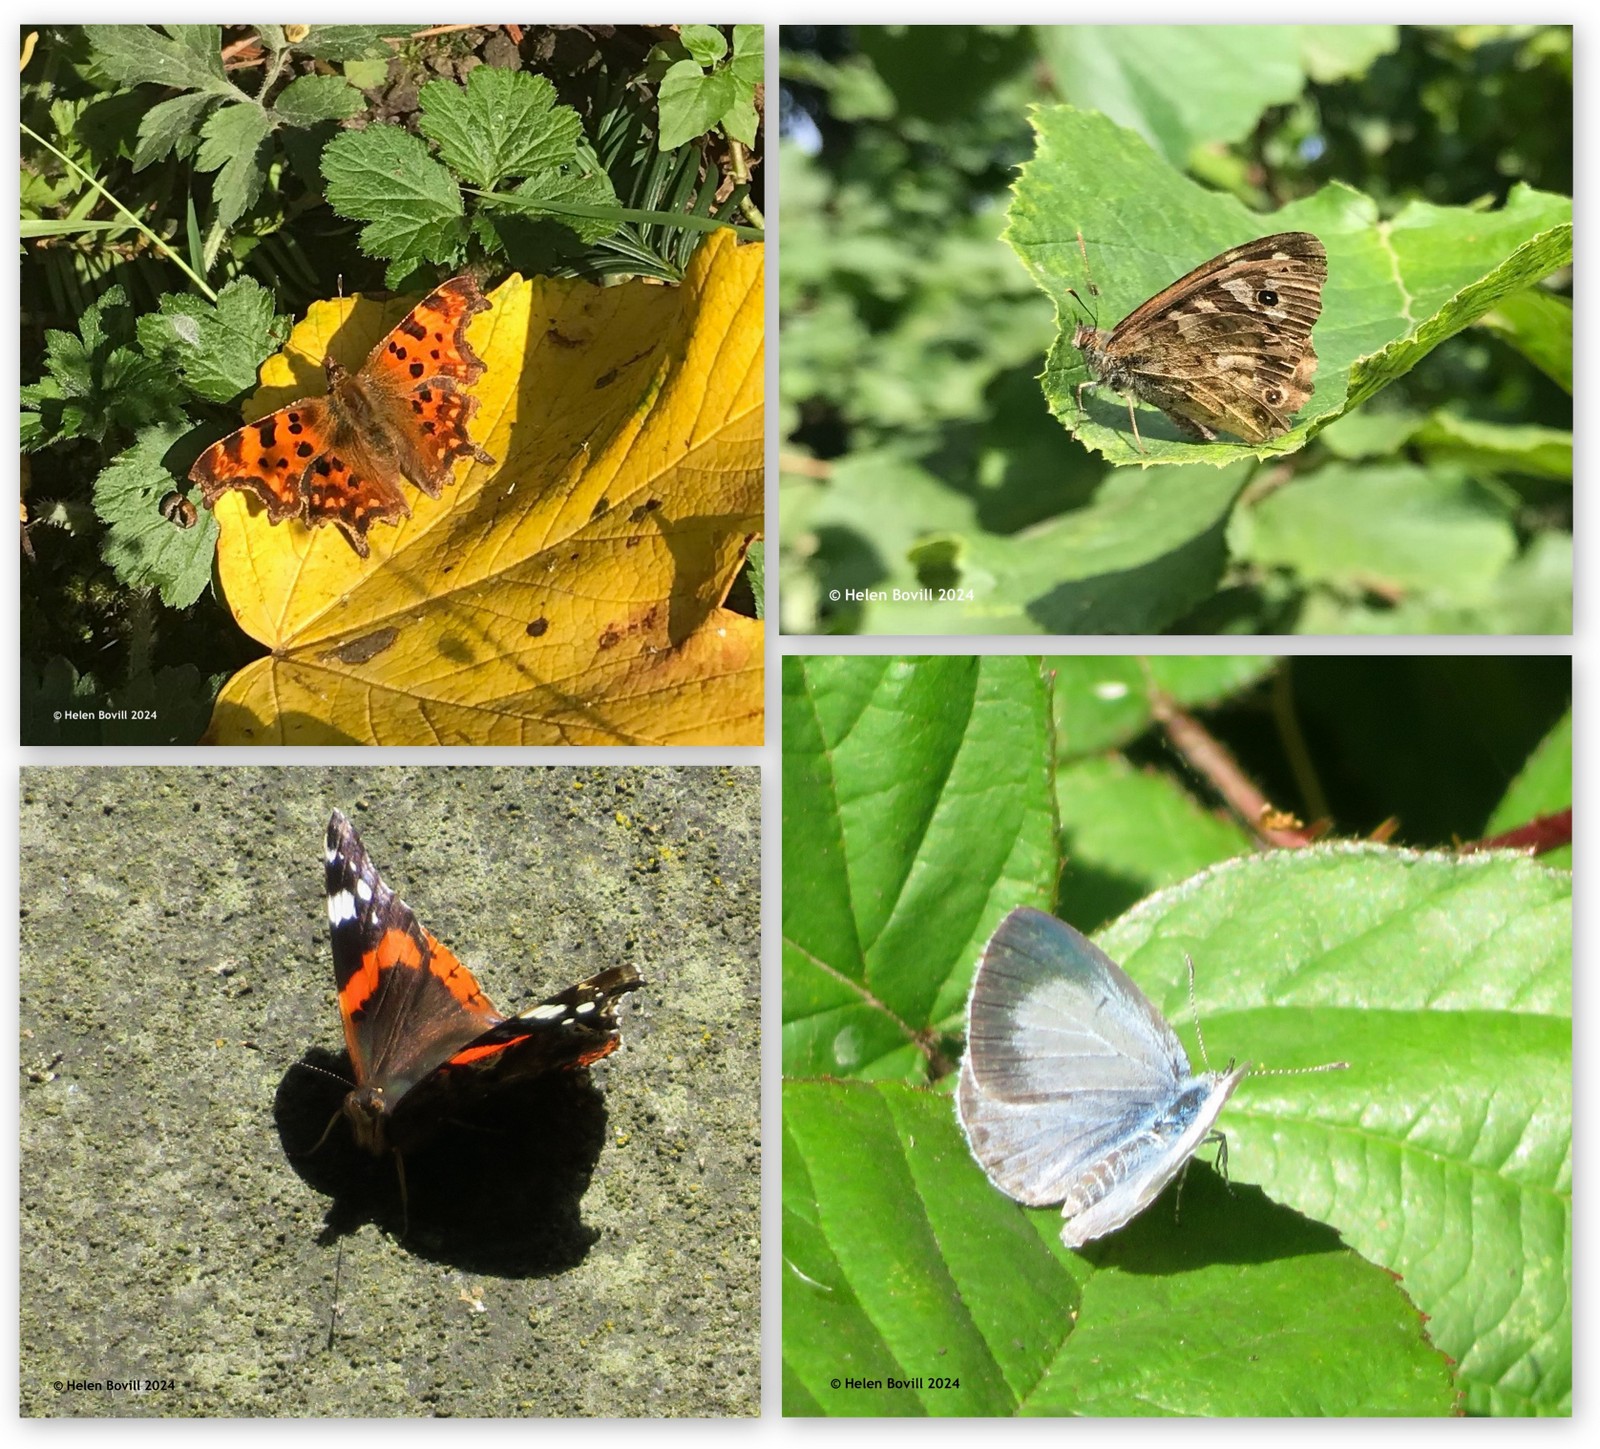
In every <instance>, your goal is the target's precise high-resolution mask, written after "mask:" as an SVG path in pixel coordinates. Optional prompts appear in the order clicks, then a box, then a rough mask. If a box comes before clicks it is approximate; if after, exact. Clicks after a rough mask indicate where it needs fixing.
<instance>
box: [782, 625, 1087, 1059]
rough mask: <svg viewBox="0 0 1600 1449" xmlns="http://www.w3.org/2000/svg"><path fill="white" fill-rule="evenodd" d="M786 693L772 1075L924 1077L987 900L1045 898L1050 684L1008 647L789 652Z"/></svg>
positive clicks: (995, 907)
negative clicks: (995, 650) (779, 1059)
mask: <svg viewBox="0 0 1600 1449" xmlns="http://www.w3.org/2000/svg"><path fill="white" fill-rule="evenodd" d="M783 691H784V712H783V740H784V771H783V818H784V837H783V850H784V862H785V880H786V882H787V884H786V886H785V890H784V899H783V937H784V988H783V989H784V1005H783V1059H784V1063H785V1070H786V1071H789V1072H800V1073H829V1074H832V1075H838V1076H845V1075H849V1076H858V1077H887V1076H898V1077H906V1078H909V1079H912V1080H920V1079H922V1078H924V1077H925V1076H926V1074H927V1072H928V1069H929V1061H930V1054H931V1053H932V1051H933V1048H932V1047H931V1046H930V1042H929V1039H928V1033H930V1032H931V1031H934V1030H936V1029H938V1028H939V1027H940V1026H941V1025H943V1026H950V1025H953V1024H954V1022H955V1020H956V1018H957V1015H958V1013H959V1011H960V1009H961V1003H962V1001H963V999H964V997H965V993H966V979H967V977H968V975H969V974H970V971H971V968H972V961H973V959H974V957H975V955H976V951H977V948H978V946H979V945H980V944H981V943H982V942H983V941H984V940H985V939H986V938H987V936H988V933H989V932H990V931H991V930H992V929H993V928H994V926H995V924H996V923H997V922H998V920H999V918H1000V915H1001V914H1002V913H1003V912H1002V908H1001V907H1000V905H999V902H1000V901H1002V900H1004V901H1009V902H1020V901H1025V900H1026V901H1031V902H1033V903H1034V904H1044V903H1046V902H1048V901H1049V899H1050V896H1051V892H1052V889H1053V886H1054V883H1055V874H1056V840H1055V821H1054V809H1053V804H1052V800H1051V794H1050V778H1049V769H1048V763H1047V762H1048V759H1049V752H1048V748H1047V732H1048V730H1049V703H1048V697H1047V689H1046V685H1045V682H1044V680H1043V679H1042V678H1041V677H1040V674H1039V670H1038V666H1037V663H1036V662H1035V661H1032V660H1027V659H1020V658H974V657H971V656H961V657H938V658H928V659H885V658H874V657H864V656H863V657H853V658H823V657H815V658H805V659H802V658H796V657H791V658H788V659H786V660H785V661H784V670H783ZM957 860H959V861H960V863H961V868H960V870H959V871H954V870H952V869H951V864H952V863H953V862H954V861H957Z"/></svg>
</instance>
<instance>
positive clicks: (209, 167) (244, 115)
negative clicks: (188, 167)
mask: <svg viewBox="0 0 1600 1449" xmlns="http://www.w3.org/2000/svg"><path fill="white" fill-rule="evenodd" d="M200 134H201V137H202V141H201V145H200V150H199V152H198V153H197V154H196V156H195V158H194V164H195V170H197V171H217V170H219V169H221V168H222V167H223V166H226V165H227V164H228V163H229V162H231V161H236V160H237V159H238V158H239V157H240V156H241V155H245V156H250V155H253V154H254V152H255V149H256V147H257V146H258V145H259V144H260V143H261V142H262V141H264V140H265V139H266V138H267V137H268V136H269V135H271V134H272V120H271V118H270V117H269V116H268V115H267V113H266V112H265V111H264V110H262V109H261V107H260V106H258V105H255V104H254V103H253V102H244V103H241V104H240V105H237V106H223V107H221V108H220V109H218V110H216V111H214V112H213V113H212V114H211V115H210V116H208V117H207V118H206V123H205V125H204V126H202V127H201V128H200Z"/></svg>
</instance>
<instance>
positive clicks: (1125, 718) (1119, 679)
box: [1044, 654, 1277, 761]
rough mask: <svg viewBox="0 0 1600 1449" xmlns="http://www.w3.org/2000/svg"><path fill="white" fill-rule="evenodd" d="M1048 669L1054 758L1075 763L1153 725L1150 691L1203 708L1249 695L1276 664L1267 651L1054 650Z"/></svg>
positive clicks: (1047, 661)
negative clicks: (1140, 654) (1129, 652)
mask: <svg viewBox="0 0 1600 1449" xmlns="http://www.w3.org/2000/svg"><path fill="white" fill-rule="evenodd" d="M1044 667H1045V669H1046V670H1048V671H1049V672H1050V673H1051V674H1053V675H1054V678H1055V691H1054V700H1055V721H1056V757H1057V759H1059V760H1062V761H1071V760H1081V759H1085V758H1088V757H1091V756H1094V755H1098V754H1100V753H1101V752H1103V751H1105V750H1108V749H1114V748H1118V747H1121V746H1123V745H1128V744H1131V743H1132V742H1133V741H1134V740H1136V739H1137V738H1138V737H1139V736H1140V735H1142V734H1143V733H1144V732H1145V731H1146V730H1147V729H1149V728H1150V726H1151V724H1152V723H1153V722H1154V719H1155V715H1154V711H1153V709H1152V701H1151V691H1152V690H1159V691H1160V692H1161V693H1162V694H1164V695H1166V696H1167V697H1168V698H1170V699H1171V700H1172V701H1173V702H1174V703H1176V704H1180V705H1182V706H1184V707H1185V708H1186V709H1198V708H1201V707H1204V706H1206V705H1214V704H1220V703H1222V702H1223V701H1224V700H1228V699H1232V698H1235V697H1236V696H1239V695H1243V694H1246V693H1248V692H1249V691H1250V690H1252V689H1254V688H1255V687H1256V686H1257V685H1258V684H1259V683H1260V682H1261V681H1262V680H1264V679H1266V678H1267V677H1268V676H1269V675H1271V674H1272V672H1273V670H1274V669H1276V667H1277V662H1276V661H1275V660H1274V659H1273V658H1272V657H1271V656H1270V655H1264V654H1243V655H1227V654H1194V655H1187V654H1152V655H1147V656H1144V657H1136V656H1135V657H1130V656H1126V655H1123V656H1118V655H1115V654H1057V655H1051V656H1048V657H1047V658H1046V659H1045V661H1044Z"/></svg>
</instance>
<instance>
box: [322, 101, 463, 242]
mask: <svg viewBox="0 0 1600 1449" xmlns="http://www.w3.org/2000/svg"><path fill="white" fill-rule="evenodd" d="M322 174H323V177H324V179H325V180H326V181H327V197H328V204H329V205H330V206H331V207H333V209H334V210H335V211H336V212H338V213H339V214H340V215H341V216H348V217H353V218H355V219H356V220H358V221H365V222H367V223H369V224H368V225H367V226H366V227H364V228H363V229H362V232H361V249H362V251H364V252H365V253H366V254H367V255H368V256H375V257H387V258H391V259H393V260H397V261H414V260H418V259H421V260H426V261H436V262H450V263H453V262H455V261H456V260H457V259H458V258H459V256H460V254H461V248H462V247H463V245H464V244H465V241H466V224H465V208H464V207H463V206H462V203H461V188H460V187H459V186H457V185H456V182H455V178H454V177H453V176H451V174H450V173H449V172H448V171H447V170H446V169H445V168H444V167H443V166H441V165H440V164H439V163H438V162H437V161H435V160H434V159H433V158H432V157H431V156H430V155H429V154H428V147H427V144H426V143H425V142H423V141H420V140H418V139H417V138H416V137H415V136H412V135H409V134H408V133H407V132H405V131H403V130H401V128H400V127H398V126H371V127H369V128H368V129H367V130H365V131H346V132H345V133H344V134H343V135H340V136H335V137H334V138H333V140H332V141H330V142H329V143H328V145H327V146H326V147H325V148H324V150H323V152H322Z"/></svg>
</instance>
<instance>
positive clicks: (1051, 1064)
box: [967, 906, 1190, 1115]
mask: <svg viewBox="0 0 1600 1449" xmlns="http://www.w3.org/2000/svg"><path fill="white" fill-rule="evenodd" d="M967 1062H968V1064H969V1065H970V1068H971V1071H972V1074H973V1076H974V1078H975V1079H976V1083H977V1085H978V1086H980V1087H981V1088H982V1089H983V1091H984V1093H985V1094H986V1095H987V1096H990V1097H994V1098H997V1099H999V1100H1002V1101H1006V1102H1012V1103H1018V1104H1025V1103H1040V1102H1049V1101H1052V1100H1054V1099H1057V1098H1060V1097H1062V1096H1064V1095H1067V1094H1071V1095H1073V1096H1075V1097H1077V1096H1082V1094H1085V1093H1099V1092H1108V1093H1117V1094H1122V1093H1126V1094H1131V1095H1132V1096H1134V1097H1136V1098H1143V1099H1147V1100H1151V1101H1155V1100H1159V1099H1161V1098H1163V1097H1165V1096H1170V1095H1171V1094H1172V1093H1173V1092H1174V1091H1176V1090H1177V1088H1178V1085H1179V1083H1181V1082H1184V1081H1187V1080H1188V1079H1189V1077H1190V1066H1189V1058H1188V1056H1187V1054H1186V1053H1185V1052H1184V1050H1183V1044H1182V1043H1181V1042H1180V1041H1179V1040H1178V1038H1177V1035H1176V1033H1174V1031H1173V1030H1172V1028H1171V1027H1170V1026H1169V1025H1168V1024H1167V1022H1166V1019H1165V1018H1164V1017H1163V1016H1162V1015H1161V1013H1160V1012H1159V1011H1157V1010H1156V1009H1155V1007H1154V1006H1152V1005H1151V1004H1150V1002H1149V1001H1148V1000H1147V999H1146V997H1145V995H1144V993H1143V992H1142V991H1140V990H1139V988H1138V987H1137V986H1136V985H1135V984H1134V982H1133V980H1132V978H1131V977H1129V976H1128V974H1127V973H1126V972H1125V971H1123V970H1122V968H1121V967H1120V966H1118V965H1117V964H1116V963H1115V962H1114V961H1112V960H1111V958H1110V957H1108V956H1107V955H1106V954H1105V952H1104V951H1102V950H1101V949H1100V948H1099V947H1098V946H1096V945H1095V944H1094V943H1093V942H1092V941H1090V940H1088V939H1087V938H1086V937H1084V936H1082V935H1080V934H1079V933H1078V932H1077V931H1075V930H1073V929H1072V927H1071V926H1069V925H1067V924H1066V923H1065V922H1064V921H1058V920H1057V919H1056V918H1055V917H1054V916H1049V915H1046V914H1045V913H1044V912H1043V911H1036V910H1032V909H1031V908H1029V907H1026V906H1023V907H1019V908H1018V909H1017V910H1014V911H1012V912H1011V914H1010V915H1008V916H1007V917H1006V918H1005V920H1003V921H1002V922H1001V923H1000V925H999V926H998V927H997V928H996V930H995V933H994V935H993V936H991V937H990V938H989V943H988V945H987V946H985V947H984V953H983V959H982V960H981V961H980V962H979V963H978V971H977V975H976V976H975V977H974V979H973V985H972V994H971V996H970V998H969V999H968V1002H967ZM1085 1115H1086V1114H1085Z"/></svg>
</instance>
